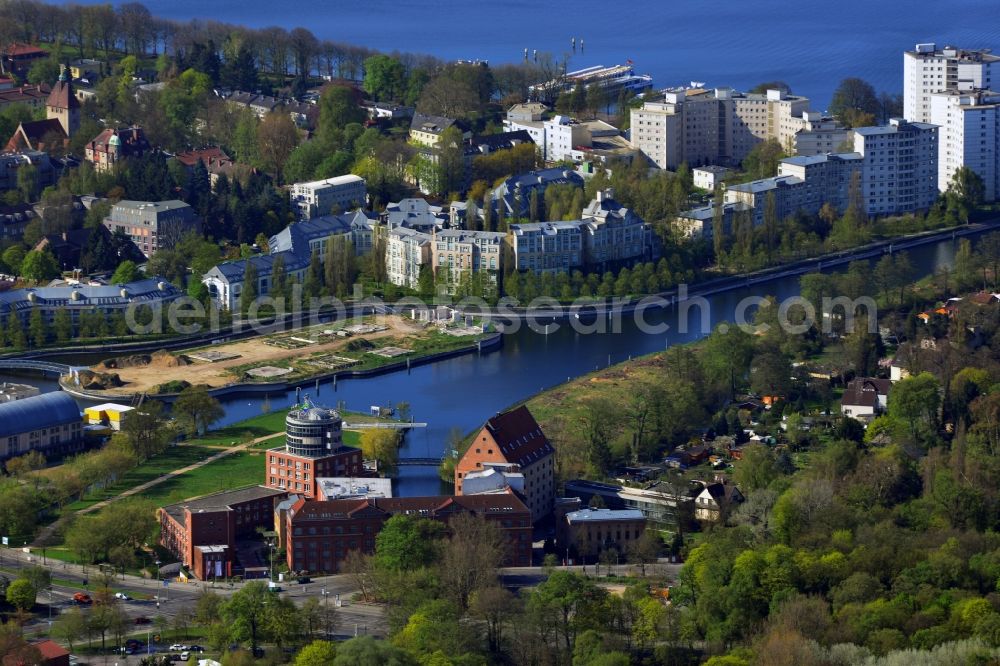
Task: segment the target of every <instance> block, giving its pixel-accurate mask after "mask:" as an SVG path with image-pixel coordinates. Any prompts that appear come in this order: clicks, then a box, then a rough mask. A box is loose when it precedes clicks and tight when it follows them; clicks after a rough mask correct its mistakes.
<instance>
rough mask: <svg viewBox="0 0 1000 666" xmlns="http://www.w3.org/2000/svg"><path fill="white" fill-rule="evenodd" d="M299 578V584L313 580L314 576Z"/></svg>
mask: <svg viewBox="0 0 1000 666" xmlns="http://www.w3.org/2000/svg"><path fill="white" fill-rule="evenodd" d="M298 580H299V585H305V584H306V583H311V582H312V578H310V577H309V576H299V578H298Z"/></svg>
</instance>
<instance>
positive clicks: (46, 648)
mask: <svg viewBox="0 0 1000 666" xmlns="http://www.w3.org/2000/svg"><path fill="white" fill-rule="evenodd" d="M34 646H35V649H37V650H38V651H39V652H41V653H42V658H43V659H58V658H59V657H65V656H66V655H68V654H69V651H68V650H66V648H64V647H63V646H62V645H59V643H56V642H55V641H40V642H38V643H35V644H34Z"/></svg>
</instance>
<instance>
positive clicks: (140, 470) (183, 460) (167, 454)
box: [66, 444, 218, 511]
mask: <svg viewBox="0 0 1000 666" xmlns="http://www.w3.org/2000/svg"><path fill="white" fill-rule="evenodd" d="M215 453H218V451H216V450H215V449H209V448H206V447H204V446H195V445H193V444H181V445H178V446H171V447H170V448H168V449H167V450H166V451H164V452H163V453H161V454H160V455H158V456H154V457H152V458H150V459H149V460H147V461H146V462H144V463H142V464H141V465H139V466H138V467H136V468H135V469H132V470H129V471H128V472H126V473H125V475H124V476H122V477H121V479H119V481H118V482H117V483H115V484H113V485H111V486H108V487H107V488H102V489H98V490H92V491H91V492H89V493H87V494H86V495H85V496H84V498H83V499H82V500H80V501H77V502H74V503H72V504H70V505H69V506H67V507H66V510H67V511H79V510H80V509H84V508H86V507H88V506H90V505H91V504H94V503H96V502H100V501H102V500H106V499H110V498H112V497H117V496H118V495H120V494H122V493H123V492H124V491H126V490H128V489H130V488H134V487H135V486H137V485H139V484H142V483H146V482H147V481H152V480H153V479H155V478H156V477H158V476H163V475H164V474H167V473H169V472H172V471H174V470H176V469H180V468H181V467H187V466H188V465H191V464H193V463H196V462H198V461H201V460H204V459H205V458H208V457H210V456H211V455H213V454H215ZM144 496H145V494H144Z"/></svg>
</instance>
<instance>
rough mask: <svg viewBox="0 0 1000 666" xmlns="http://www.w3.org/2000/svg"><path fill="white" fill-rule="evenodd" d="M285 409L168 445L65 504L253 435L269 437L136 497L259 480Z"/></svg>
mask: <svg viewBox="0 0 1000 666" xmlns="http://www.w3.org/2000/svg"><path fill="white" fill-rule="evenodd" d="M287 413H288V410H285V409H282V410H279V411H276V412H270V413H268V414H261V415H260V416H255V417H253V418H249V419H247V420H245V421H240V422H239V423H234V424H233V425H230V426H226V427H224V428H219V429H218V430H211V431H209V432H208V433H206V434H205V435H204V436H202V437H197V438H194V439H191V440H189V441H186V442H183V443H181V444H178V445H176V446H171V447H170V448H168V449H167V450H166V451H164V452H163V453H161V454H159V455H157V456H154V457H152V458H150V459H149V460H147V461H145V462H144V463H142V464H141V465H139V466H138V467H136V468H134V469H132V470H129V471H128V472H126V473H125V474H124V475H123V476H122V477H121V478H120V479H119V480H118V481H117V482H116V483H114V484H112V485H110V486H108V487H106V488H100V489H95V490H92V491H90V492H88V493H87V494H86V495H85V496H84V498H83V499H82V500H78V501H76V502H73V503H72V504H70V505H69V506H67V507H66V510H67V511H79V510H81V509H85V508H87V507H89V506H91V505H92V504H95V503H97V502H102V501H105V500H109V499H112V498H115V497H118V496H119V495H121V494H122V493H123V492H125V491H127V490H130V489H132V488H134V487H136V486H138V485H141V484H143V483H148V482H149V481H152V480H153V479H156V478H158V477H161V476H163V475H165V474H169V473H171V472H174V471H177V470H179V469H182V468H184V467H187V466H189V465H193V464H195V463H198V462H201V461H203V460H205V459H206V458H210V457H211V456H213V455H216V454H218V453H219V451H220V448H219V447H230V446H236V445H239V444H244V443H246V442H248V441H250V440H253V439H257V438H259V437H265V436H267V435H273V437H272V438H270V439H267V440H265V441H263V442H258V443H257V444H254V445H253V446H251V447H250V448H249V449H248V450H247V451H241V452H238V453H234V454H230V455H228V456H225V457H223V458H220V459H219V460H216V461H214V462H210V463H208V464H207V465H204V466H202V467H199V468H197V469H194V470H191V471H189V472H185V473H184V474H180V475H178V476H176V477H174V478H172V479H167V480H165V481H163V482H161V483H158V484H156V485H155V486H152V487H150V488H149V489H147V490H146V491H144V492H143V493H141V495H140V496H141V497H143V498H144V499H149V500H153V501H155V502H158V503H160V504H170V503H173V502H177V501H180V500H183V499H187V498H188V497H194V496H197V495H206V494H208V493H212V492H218V491H222V490H232V489H233V488H240V487H242V486H248V485H253V484H258V483H263V482H264V460H263V456H262V452H263V451H266V450H267V449H272V448H274V447H276V446H280V445H281V443H282V436H283V435H282V433H283V432H284V429H285V415H286V414H287ZM349 418H350V419H351V420H353V421H354V422H370V421H376V420H378V419H375V418H373V417H370V416H368V415H364V414H350V417H349ZM360 442H361V434H360V433H358V432H356V431H351V430H345V431H344V443H345V444H347V445H348V446H359V445H360Z"/></svg>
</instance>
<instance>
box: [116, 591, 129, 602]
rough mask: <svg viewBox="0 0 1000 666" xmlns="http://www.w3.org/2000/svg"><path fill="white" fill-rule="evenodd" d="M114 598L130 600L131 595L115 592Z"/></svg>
mask: <svg viewBox="0 0 1000 666" xmlns="http://www.w3.org/2000/svg"><path fill="white" fill-rule="evenodd" d="M115 599H118V600H119V601H132V597H130V596H128V595H127V594H125V593H124V592H115Z"/></svg>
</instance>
